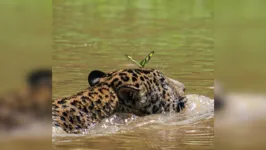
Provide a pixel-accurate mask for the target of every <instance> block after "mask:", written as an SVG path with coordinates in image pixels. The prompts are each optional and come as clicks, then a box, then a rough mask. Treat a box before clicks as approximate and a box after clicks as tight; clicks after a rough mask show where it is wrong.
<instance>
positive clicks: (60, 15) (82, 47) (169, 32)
mask: <svg viewBox="0 0 266 150" xmlns="http://www.w3.org/2000/svg"><path fill="white" fill-rule="evenodd" d="M53 27H54V29H53V56H52V57H53V98H59V97H63V96H70V95H72V94H75V93H76V92H78V91H80V90H83V89H84V88H86V87H88V83H87V75H88V73H89V72H90V71H92V70H94V69H100V70H102V71H105V72H108V71H113V70H115V69H119V68H127V67H132V65H133V64H132V62H130V61H129V60H128V59H127V58H126V57H125V54H128V55H131V56H132V57H134V58H135V59H137V60H141V59H143V57H144V56H146V55H147V54H148V53H149V52H151V51H152V50H154V51H155V54H154V56H153V57H152V59H151V60H150V62H149V63H148V64H147V65H146V67H147V68H155V69H158V70H160V71H162V72H163V73H164V74H165V75H166V76H168V77H171V78H173V79H176V80H178V81H180V82H182V83H184V84H185V86H186V89H187V91H186V92H187V93H188V94H190V93H193V94H200V95H205V96H208V97H211V98H212V97H213V91H212V90H211V89H209V87H210V86H213V79H214V56H213V55H214V50H213V49H214V38H213V5H212V1H201V0H198V1H178V0H175V1H172V0H168V1H163V0H146V1H141V0H134V1H126V0H125V1H121V0H120V1H118V0H113V1H107V0H106V1H105V0H99V1H86V0H79V1H65V0H56V1H54V2H53ZM213 137H214V132H213V120H212V119H211V120H208V121H203V122H201V123H199V124H197V125H188V126H185V127H182V128H180V127H178V128H177V127H173V128H170V129H169V128H168V129H166V127H163V126H162V127H161V128H159V129H154V130H145V129H136V130H134V131H132V132H129V133H123V134H118V135H112V136H103V137H95V138H89V137H86V136H85V137H84V136H83V137H75V138H74V139H75V140H74V139H73V138H71V137H66V138H62V139H61V140H69V141H70V142H66V143H64V142H63V143H60V144H54V147H53V148H58V149H60V148H62V149H73V148H79V149H90V148H94V149H134V147H135V149H178V148H182V149H212V148H213ZM72 140H73V141H72Z"/></svg>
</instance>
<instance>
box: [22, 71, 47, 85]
mask: <svg viewBox="0 0 266 150" xmlns="http://www.w3.org/2000/svg"><path fill="white" fill-rule="evenodd" d="M27 83H28V85H29V86H31V87H36V86H39V85H47V86H50V87H51V86H52V69H48V68H47V69H36V70H33V71H31V72H30V73H29V74H28V77H27Z"/></svg>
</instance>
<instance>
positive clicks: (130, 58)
mask: <svg viewBox="0 0 266 150" xmlns="http://www.w3.org/2000/svg"><path fill="white" fill-rule="evenodd" d="M126 57H127V58H128V59H129V60H131V61H133V62H134V63H135V64H137V65H138V66H139V67H143V66H142V65H141V64H140V63H139V62H137V61H136V60H134V59H133V58H132V57H131V56H128V55H126Z"/></svg>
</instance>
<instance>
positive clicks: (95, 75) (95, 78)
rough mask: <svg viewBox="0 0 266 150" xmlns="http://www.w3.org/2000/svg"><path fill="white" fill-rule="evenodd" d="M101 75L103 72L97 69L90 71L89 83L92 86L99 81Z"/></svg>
mask: <svg viewBox="0 0 266 150" xmlns="http://www.w3.org/2000/svg"><path fill="white" fill-rule="evenodd" d="M103 76H105V73H104V72H102V71H99V70H94V71H92V72H90V74H89V76H88V82H89V85H90V86H94V85H95V84H97V83H99V80H100V78H101V77H103Z"/></svg>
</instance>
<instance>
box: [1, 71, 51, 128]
mask: <svg viewBox="0 0 266 150" xmlns="http://www.w3.org/2000/svg"><path fill="white" fill-rule="evenodd" d="M51 99H52V70H51V69H37V70H33V71H31V72H30V73H29V74H28V77H27V86H26V87H25V88H23V89H21V90H14V91H12V92H9V93H5V94H4V95H1V97H0V132H1V131H7V132H9V131H10V130H13V129H18V128H19V129H21V128H24V127H27V126H28V125H29V124H31V123H34V121H44V120H46V121H47V120H50V119H51Z"/></svg>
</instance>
